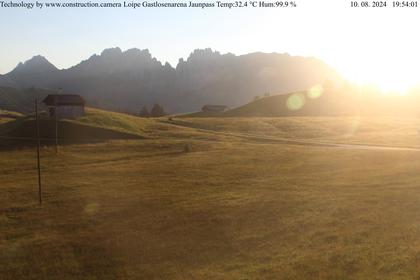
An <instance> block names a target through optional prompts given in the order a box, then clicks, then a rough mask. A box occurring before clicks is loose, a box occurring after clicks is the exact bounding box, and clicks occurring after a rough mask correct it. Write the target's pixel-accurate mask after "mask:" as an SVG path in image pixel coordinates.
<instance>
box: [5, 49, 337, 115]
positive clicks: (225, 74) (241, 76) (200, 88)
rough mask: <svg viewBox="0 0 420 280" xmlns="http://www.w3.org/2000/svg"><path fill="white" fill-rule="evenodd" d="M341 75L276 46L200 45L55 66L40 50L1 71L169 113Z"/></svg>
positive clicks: (117, 104) (94, 100) (125, 107)
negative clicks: (160, 54)
mask: <svg viewBox="0 0 420 280" xmlns="http://www.w3.org/2000/svg"><path fill="white" fill-rule="evenodd" d="M326 80H329V81H340V80H341V78H340V76H339V75H338V74H337V73H336V72H335V71H334V69H332V68H331V67H330V66H328V65H327V64H325V63H324V62H322V61H321V60H318V59H315V58H309V57H300V56H291V55H289V54H278V53H250V54H246V55H240V56H237V55H234V54H231V53H228V54H221V53H219V52H217V51H213V50H211V49H197V50H195V51H193V52H192V53H191V54H190V55H189V57H188V58H187V59H186V60H184V59H180V60H179V62H178V64H177V65H176V67H172V66H171V65H170V64H169V63H165V64H163V63H161V62H160V61H158V60H157V59H156V58H154V57H153V56H152V55H151V53H150V52H149V51H148V50H147V49H145V50H140V49H129V50H126V51H122V50H121V49H120V48H110V49H105V50H104V51H103V52H102V53H101V54H100V55H96V54H95V55H93V56H91V57H90V58H89V59H87V60H84V61H82V62H80V63H79V64H77V65H75V66H73V67H71V68H68V69H61V70H60V69H58V68H57V67H55V66H54V65H53V64H52V63H50V62H49V61H48V60H47V59H46V58H44V57H42V56H35V57H33V58H32V59H30V60H28V61H26V62H24V63H19V64H18V65H17V66H16V68H15V69H13V70H12V71H11V72H9V73H7V74H5V75H1V76H0V86H3V87H11V88H17V89H27V88H42V89H49V90H58V89H61V90H62V92H65V93H77V94H80V95H82V96H83V97H84V98H85V99H86V101H87V104H88V106H93V107H99V108H105V109H111V110H117V111H127V112H138V111H139V110H140V109H141V108H142V107H143V106H149V107H150V106H151V105H153V103H160V104H161V105H162V106H163V107H164V109H165V111H167V112H169V113H182V112H193V111H198V110H200V108H201V106H203V105H205V104H223V105H227V106H230V107H235V106H239V105H242V104H245V103H248V102H249V101H251V100H252V99H253V98H254V97H255V96H258V95H263V94H265V93H270V94H279V93H280V94H281V93H288V92H292V91H298V90H306V89H308V88H310V87H312V86H314V85H317V84H322V83H324V82H325V81H326Z"/></svg>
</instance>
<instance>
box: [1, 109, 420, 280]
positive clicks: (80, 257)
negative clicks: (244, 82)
mask: <svg viewBox="0 0 420 280" xmlns="http://www.w3.org/2000/svg"><path fill="white" fill-rule="evenodd" d="M10 121H13V120H10ZM69 122H72V123H76V124H80V125H81V124H83V125H86V126H90V127H95V128H104V129H110V130H115V131H119V132H124V133H129V134H130V135H137V136H141V137H139V138H138V139H130V140H124V139H120V140H116V139H105V137H104V139H103V141H101V142H96V143H87V144H80V143H69V144H67V145H63V146H60V150H59V154H58V155H55V152H54V147H53V146H44V145H43V147H42V149H41V155H42V171H43V183H44V192H43V194H44V197H43V198H44V202H43V204H42V206H40V205H38V197H37V176H36V174H37V173H36V151H35V149H34V148H33V147H25V146H18V147H17V148H16V149H13V150H0V188H1V195H0V278H1V279H416V278H419V277H420V185H419V183H418V182H419V181H420V172H419V170H420V152H419V151H416V150H413V151H404V150H400V151H399V150H395V151H391V150H381V149H372V150H369V149H358V148H357V147H349V148H341V147H328V146H316V145H302V144H293V143H281V142H276V141H263V140H264V139H265V138H267V139H271V140H272V139H275V138H291V139H308V140H312V141H314V139H315V140H316V141H321V142H331V143H332V142H334V143H336V142H337V143H364V144H369V145H378V146H399V147H419V146H420V145H419V144H418V143H420V139H419V136H418V131H417V127H419V126H418V125H419V124H420V123H419V122H420V121H419V120H417V119H395V118H394V119H391V118H333V117H331V118H321V117H318V118H316V117H314V118H298V117H290V118H277V119H276V118H246V119H245V118H244V119H240V118H236V119H235V118H228V119H222V118H214V119H213V118H197V119H195V118H182V119H178V118H175V119H173V120H172V121H170V120H167V119H165V118H162V119H141V118H136V117H132V116H126V115H123V114H117V113H108V112H104V111H99V110H89V112H88V115H87V116H86V117H84V118H82V119H80V120H77V121H69ZM355 123H356V124H357V125H355ZM0 132H1V129H0ZM250 135H255V136H256V137H255V138H252V137H250ZM186 144H187V145H189V146H190V147H191V151H190V152H186V151H185V150H184V149H185V145H186Z"/></svg>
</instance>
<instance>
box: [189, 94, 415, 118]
mask: <svg viewBox="0 0 420 280" xmlns="http://www.w3.org/2000/svg"><path fill="white" fill-rule="evenodd" d="M418 104H420V96H419V95H418V94H412V95H406V96H395V95H394V96H391V95H388V96H387V95H383V94H373V93H369V94H358V93H357V92H356V91H351V90H348V91H343V90H333V89H324V88H322V87H316V88H313V89H311V90H308V91H299V92H293V93H289V94H281V95H274V96H269V97H264V98H260V99H257V100H255V101H253V102H250V103H248V104H246V105H243V106H240V107H237V108H234V109H232V110H229V111H226V112H224V113H222V114H219V115H217V116H219V117H284V116H373V115H375V116H380V115H384V116H397V117H398V116H410V117H419V116H420V110H419V109H418ZM187 116H191V117H194V116H195V117H200V116H202V115H201V114H200V113H197V114H190V115H187Z"/></svg>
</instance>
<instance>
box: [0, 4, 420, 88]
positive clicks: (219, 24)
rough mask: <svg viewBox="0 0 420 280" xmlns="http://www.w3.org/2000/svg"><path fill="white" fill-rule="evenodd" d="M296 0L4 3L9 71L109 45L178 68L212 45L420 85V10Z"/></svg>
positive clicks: (61, 63)
mask: <svg viewBox="0 0 420 280" xmlns="http://www.w3.org/2000/svg"><path fill="white" fill-rule="evenodd" d="M114 1H115V0H114ZM160 1H167V2H171V1H172V2H173V1H174V0H160ZM209 1H210V0H209ZM295 1H296V4H297V5H298V7H297V8H277V9H276V8H259V9H255V8H254V9H252V8H242V9H227V8H217V9H215V8H208V9H200V8H194V9H193V8H187V9H185V8H184V9H182V8H139V9H130V8H125V9H115V8H109V9H106V8H102V9H95V8H91V9H89V8H85V9H83V8H66V9H60V8H55V9H41V10H40V9H33V10H29V9H25V8H0V26H1V28H0V36H1V37H0V38H2V39H1V41H0V74H5V73H7V72H9V71H11V70H12V69H13V68H14V67H15V66H16V65H17V64H18V63H19V62H23V61H25V60H28V59H30V58H31V57H32V56H34V55H43V56H45V57H46V58H47V59H48V60H49V61H50V62H51V63H53V64H54V65H55V66H56V67H58V68H60V69H62V68H69V67H71V66H73V65H76V64H78V63H79V62H80V61H82V60H85V59H88V58H89V57H90V56H91V55H93V54H99V53H101V52H102V50H103V49H105V48H110V47H117V46H118V47H120V48H121V49H122V50H126V49H129V48H139V49H146V48H147V49H149V50H150V52H151V53H152V55H153V56H154V57H156V58H157V59H158V60H160V61H161V62H162V63H165V62H169V63H170V64H171V65H172V66H176V64H177V62H178V59H179V58H181V57H182V58H187V57H188V55H189V54H190V53H191V52H192V51H193V50H194V49H197V48H212V49H213V50H217V51H220V52H221V53H227V52H231V53H234V54H237V55H240V54H246V53H251V52H257V51H259V52H278V53H286V52H287V53H289V54H291V55H300V56H312V57H317V58H319V59H322V60H323V61H325V62H326V63H328V64H329V65H330V66H332V67H333V68H335V69H336V70H337V71H338V72H339V73H340V74H342V75H343V76H344V77H345V78H346V79H348V80H350V81H351V82H356V83H360V84H371V85H376V86H379V87H380V88H383V89H385V90H406V89H408V88H409V87H411V86H414V85H417V84H420V75H417V73H416V70H417V65H420V64H419V63H420V51H419V50H420V41H419V39H418V35H417V32H416V28H417V27H418V26H420V17H419V16H418V15H419V12H420V11H419V9H420V8H417V9H416V8H400V9H396V8H367V9H366V8H350V7H349V5H350V1H345V0H341V1H337V0H295ZM15 2H20V1H15ZM27 2H35V1H27ZM61 2H63V0H62V1H61ZM67 2H74V0H67ZM141 2H142V1H141ZM195 2H197V1H195ZM201 2H203V1H201ZM388 5H391V2H388Z"/></svg>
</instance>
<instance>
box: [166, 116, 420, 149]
mask: <svg viewBox="0 0 420 280" xmlns="http://www.w3.org/2000/svg"><path fill="white" fill-rule="evenodd" d="M163 122H164V123H165V124H170V125H174V126H179V127H184V128H185V127H188V128H192V129H196V130H199V131H203V132H211V133H215V134H219V135H225V136H231V137H238V138H243V139H248V140H253V141H259V142H266V143H284V144H295V145H305V146H322V147H330V148H342V149H358V150H380V151H415V152H420V148H414V147H398V146H383V145H373V144H365V143H361V144H347V143H335V142H324V141H317V140H306V139H291V138H282V137H272V136H261V135H255V134H249V133H240V132H223V131H217V130H213V129H209V128H203V127H195V126H193V125H188V124H189V123H187V122H178V121H163Z"/></svg>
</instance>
